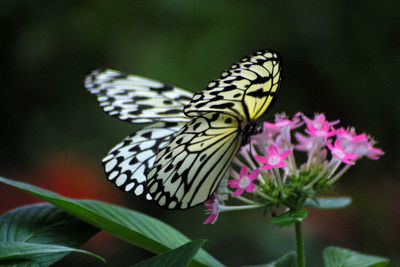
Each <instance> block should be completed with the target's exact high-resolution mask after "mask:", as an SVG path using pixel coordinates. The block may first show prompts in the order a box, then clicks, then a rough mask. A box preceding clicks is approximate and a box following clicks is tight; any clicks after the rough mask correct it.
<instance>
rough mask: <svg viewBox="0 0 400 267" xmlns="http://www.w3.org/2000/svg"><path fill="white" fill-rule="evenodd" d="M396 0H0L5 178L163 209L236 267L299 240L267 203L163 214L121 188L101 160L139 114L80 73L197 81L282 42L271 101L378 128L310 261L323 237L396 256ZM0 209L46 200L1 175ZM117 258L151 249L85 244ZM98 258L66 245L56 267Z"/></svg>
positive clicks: (320, 222)
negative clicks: (88, 87) (261, 207)
mask: <svg viewBox="0 0 400 267" xmlns="http://www.w3.org/2000/svg"><path fill="white" fill-rule="evenodd" d="M398 7H399V6H398V2H397V1H372V0H371V1H365V0H363V1H211V0H202V1H200V0H197V1H177V0H164V1H105V0H104V1H71V0H70V1H33V0H25V1H23V0H21V1H1V2H0V21H1V28H0V31H1V34H0V36H1V37H0V59H1V61H0V62H1V64H0V68H1V91H0V101H1V103H2V104H1V113H0V116H1V122H2V127H1V131H0V140H1V141H0V142H1V152H0V155H1V161H0V175H2V176H5V177H8V178H15V179H18V180H23V181H26V182H29V183H33V184H36V185H40V186H42V187H45V188H48V189H51V190H55V191H57V192H59V193H61V194H64V195H67V196H71V197H77V198H95V199H101V200H104V201H108V202H111V203H115V204H119V205H124V206H127V207H130V208H133V209H137V210H140V211H143V212H145V213H147V214H150V215H153V216H155V217H158V218H161V219H162V220H165V221H166V222H168V223H170V224H172V225H174V226H175V227H177V228H178V229H179V230H181V231H182V232H183V233H185V234H187V235H188V236H189V237H191V238H207V239H209V242H208V243H207V244H206V246H205V248H206V249H207V250H208V251H209V252H210V253H211V254H213V255H214V256H215V257H216V258H217V259H219V260H220V261H222V262H224V263H225V264H227V265H228V266H240V265H244V264H247V265H250V264H260V263H266V262H268V261H271V260H274V259H276V258H278V257H279V256H280V255H282V254H283V253H285V252H287V251H289V250H293V249H294V240H293V231H292V229H285V228H278V227H273V226H271V225H268V224H267V223H266V222H265V217H264V214H263V211H248V212H243V213H237V214H234V213H232V214H229V213H227V214H222V215H221V216H220V218H219V219H218V222H217V223H216V224H215V225H207V226H204V225H203V224H202V222H203V221H204V219H205V218H206V216H205V215H204V214H203V211H204V208H203V207H201V206H200V207H197V208H194V209H191V210H189V211H171V212H169V211H165V210H161V209H160V208H158V207H157V206H156V205H154V204H152V203H146V202H144V201H141V200H138V199H136V198H135V197H133V196H130V195H127V194H124V193H122V192H120V191H118V190H117V189H116V188H115V187H114V186H113V185H112V184H111V183H109V182H107V181H106V179H105V176H104V174H103V171H102V167H101V164H100V159H101V158H102V157H103V156H104V155H105V154H106V153H107V151H108V150H109V149H110V148H111V147H112V146H113V145H115V144H116V143H118V142H119V141H121V140H122V139H123V138H124V137H125V136H127V135H129V134H130V133H131V132H133V131H134V130H136V129H138V127H140V125H130V124H128V123H125V122H121V121H119V120H117V119H114V118H111V117H108V116H106V115H105V114H104V113H103V112H102V111H101V109H100V108H99V107H98V106H97V103H96V101H95V98H94V97H93V96H91V95H90V94H89V93H88V92H86V91H85V89H84V87H83V80H84V77H85V74H86V73H88V72H89V71H91V70H92V69H94V68H98V67H110V68H115V69H119V70H122V71H125V72H128V73H134V74H138V75H142V76H145V77H150V78H153V79H157V80H161V81H165V82H168V83H171V84H175V85H177V86H180V87H182V88H187V89H189V90H192V91H199V90H201V89H203V88H204V87H205V86H206V85H207V84H208V82H209V81H210V80H212V79H215V78H217V77H218V76H219V73H220V72H221V71H222V70H223V69H225V68H227V67H229V66H230V64H232V63H233V62H235V61H236V60H238V59H240V58H241V57H242V56H245V55H248V54H251V53H253V52H254V51H256V50H259V49H265V48H271V49H274V50H276V51H279V52H280V53H281V55H282V58H283V85H282V88H281V93H280V96H279V99H278V101H277V103H276V104H275V106H274V108H273V109H272V112H271V118H272V117H273V113H275V112H283V111H284V112H287V113H288V114H291V115H293V114H294V113H295V112H297V111H302V112H304V113H306V114H311V115H312V114H313V113H314V112H324V113H326V115H327V117H328V119H329V120H335V119H340V120H341V125H343V126H350V125H351V126H355V127H356V129H357V132H358V133H361V132H366V133H368V134H371V135H372V136H374V137H375V139H376V140H377V141H379V143H378V144H377V147H380V148H382V149H383V150H384V151H385V153H386V154H385V155H384V156H383V157H382V158H381V159H380V160H379V161H370V160H367V159H364V160H362V161H360V162H357V164H356V166H355V167H353V168H352V169H351V170H350V171H349V172H348V173H347V174H346V175H345V177H343V178H342V179H341V180H340V182H339V183H338V187H337V192H338V193H339V194H341V195H348V196H352V197H353V199H354V202H353V204H352V205H351V206H350V207H349V208H346V209H343V210H337V211H315V210H311V211H310V214H309V217H308V218H307V220H306V221H305V224H304V231H305V245H306V253H307V257H308V258H307V260H308V262H309V266H321V264H322V260H321V251H322V249H323V248H324V247H326V246H328V245H336V246H342V247H347V248H350V249H353V250H357V251H360V252H364V253H370V254H376V255H380V256H386V257H389V258H390V259H391V260H392V265H391V266H400V256H399V253H398V252H399V249H400V245H399V244H400V205H399V203H400V194H399V190H400V183H399V179H398V176H399V166H400V162H399V159H400V158H399V157H398V153H399V152H400V149H399V141H398V137H399V132H400V130H399V128H400V100H399V97H398V90H399V86H398V80H399V74H398V73H399V70H400V68H399V67H400V66H399V62H400V53H399V45H400V43H399V36H400V32H399V29H400V27H399V26H400V20H399V16H398V15H399V14H398ZM0 194H1V205H0V206H1V211H2V212H4V211H5V210H8V209H11V208H14V207H16V206H18V205H21V204H26V203H30V202H32V201H37V200H35V199H34V198H31V197H29V196H27V195H26V194H24V193H21V192H18V191H16V190H14V189H12V188H10V187H7V186H5V185H0ZM84 248H85V249H89V250H91V251H93V252H95V253H98V254H100V255H102V256H105V257H106V258H107V260H108V261H109V264H110V265H113V266H118V265H122V266H124V265H128V264H132V263H134V262H137V261H138V260H140V259H144V258H146V257H148V256H150V255H151V254H150V253H148V252H145V251H143V250H141V249H138V248H135V247H133V246H131V245H129V244H126V243H124V242H122V241H119V240H117V239H114V238H113V237H111V236H109V235H107V234H104V233H102V234H100V235H98V236H96V237H95V238H94V239H93V240H91V241H89V242H88V243H87V244H86V245H85V246H84ZM83 264H86V265H88V266H91V265H93V266H95V265H98V264H99V262H97V260H95V259H91V258H89V257H87V256H81V255H69V256H68V257H66V258H65V259H63V260H62V261H61V262H60V263H58V264H57V266H74V265H75V266H76V265H78V266H79V265H83Z"/></svg>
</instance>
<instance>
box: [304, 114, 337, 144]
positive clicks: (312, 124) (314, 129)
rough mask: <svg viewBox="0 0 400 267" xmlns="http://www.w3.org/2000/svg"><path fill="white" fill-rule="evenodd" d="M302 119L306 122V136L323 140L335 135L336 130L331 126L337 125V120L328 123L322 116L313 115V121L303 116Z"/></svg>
mask: <svg viewBox="0 0 400 267" xmlns="http://www.w3.org/2000/svg"><path fill="white" fill-rule="evenodd" d="M303 119H304V121H305V122H306V125H307V130H306V131H307V133H308V134H310V135H313V136H316V137H320V138H324V139H325V138H328V137H331V136H334V135H335V133H336V130H335V129H334V128H333V125H335V124H337V123H339V120H336V121H333V122H328V121H327V120H326V119H325V115H324V114H319V115H317V114H315V116H314V120H311V119H310V118H307V117H306V116H303Z"/></svg>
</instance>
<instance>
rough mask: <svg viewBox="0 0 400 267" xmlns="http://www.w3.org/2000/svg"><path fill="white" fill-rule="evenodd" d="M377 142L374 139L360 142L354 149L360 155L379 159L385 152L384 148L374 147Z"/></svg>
mask: <svg viewBox="0 0 400 267" xmlns="http://www.w3.org/2000/svg"><path fill="white" fill-rule="evenodd" d="M375 143H376V142H375V141H374V140H373V139H372V140H365V141H362V142H358V144H357V146H355V147H354V151H355V153H357V154H358V155H359V157H363V156H367V157H368V158H370V159H375V160H376V159H379V156H381V155H383V154H385V153H384V152H383V150H382V149H380V148H377V147H374V145H375Z"/></svg>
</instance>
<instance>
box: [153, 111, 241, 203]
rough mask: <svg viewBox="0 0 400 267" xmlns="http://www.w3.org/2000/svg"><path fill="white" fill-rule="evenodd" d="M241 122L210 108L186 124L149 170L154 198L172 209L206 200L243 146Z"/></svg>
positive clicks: (159, 154)
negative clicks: (239, 130)
mask: <svg viewBox="0 0 400 267" xmlns="http://www.w3.org/2000/svg"><path fill="white" fill-rule="evenodd" d="M239 123H240V121H239V120H238V119H237V118H236V117H234V116H231V115H228V114H223V113H220V112H209V113H206V114H202V115H199V116H198V117H196V118H194V119H192V120H191V121H190V122H188V123H187V124H185V125H184V126H183V128H182V129H181V130H180V131H179V132H178V133H177V134H176V136H174V137H173V139H172V140H171V141H170V143H169V144H168V145H167V146H165V147H164V148H163V149H162V150H161V151H160V152H159V153H158V156H157V159H156V161H155V163H154V165H153V167H152V168H150V170H149V172H148V173H147V180H148V182H147V184H146V187H147V189H148V190H149V192H150V194H151V196H152V197H153V199H154V201H156V202H157V203H158V204H159V205H160V206H162V207H166V208H169V209H186V208H190V207H193V206H196V205H198V204H201V203H203V202H204V201H206V200H207V199H208V198H209V197H210V196H211V195H212V193H213V192H214V191H215V190H216V188H217V186H218V184H219V182H220V181H221V179H222V178H223V177H224V176H225V174H226V172H227V170H228V167H229V165H230V162H231V161H232V158H233V157H234V156H235V154H236V152H237V151H238V149H239V148H240V144H241V140H242V136H241V135H240V132H238V128H239Z"/></svg>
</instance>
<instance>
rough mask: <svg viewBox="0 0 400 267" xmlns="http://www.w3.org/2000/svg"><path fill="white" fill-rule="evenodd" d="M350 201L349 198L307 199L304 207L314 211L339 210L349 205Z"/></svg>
mask: <svg viewBox="0 0 400 267" xmlns="http://www.w3.org/2000/svg"><path fill="white" fill-rule="evenodd" d="M351 201H352V200H351V198H350V197H323V198H307V200H306V202H305V203H304V207H305V208H314V209H341V208H344V207H347V206H348V205H350V204H351Z"/></svg>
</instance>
